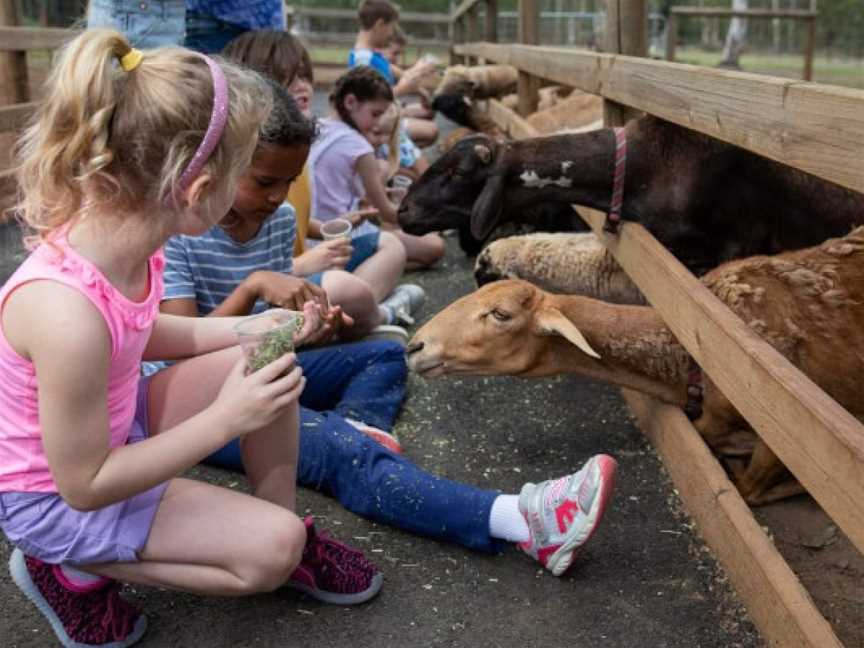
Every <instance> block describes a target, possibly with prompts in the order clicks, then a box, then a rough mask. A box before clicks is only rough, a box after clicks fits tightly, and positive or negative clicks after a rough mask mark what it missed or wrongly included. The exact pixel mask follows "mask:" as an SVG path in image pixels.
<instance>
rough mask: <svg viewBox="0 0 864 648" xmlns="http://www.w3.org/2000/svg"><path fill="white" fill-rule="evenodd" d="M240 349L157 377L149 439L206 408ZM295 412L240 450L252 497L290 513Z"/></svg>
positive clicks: (153, 382) (179, 366)
mask: <svg viewBox="0 0 864 648" xmlns="http://www.w3.org/2000/svg"><path fill="white" fill-rule="evenodd" d="M241 353H242V352H241V350H240V347H231V348H228V349H224V350H222V351H217V352H215V353H208V354H205V355H202V356H198V357H195V358H191V359H189V360H185V361H183V362H180V363H178V364H176V365H173V366H172V367H169V368H168V369H165V370H163V371H160V372H159V373H157V374H156V375H155V376H153V378H152V379H151V381H150V390H149V397H148V407H149V420H150V434H151V435H153V434H158V433H159V432H161V431H163V430H168V429H170V428H172V427H174V426H175V425H177V424H179V423H181V422H182V421H185V420H186V419H188V418H190V417H192V416H194V415H195V414H197V413H198V412H200V411H202V410H203V409H205V408H206V407H208V406H209V405H210V404H211V403H212V402H213V401H214V400H216V396H217V395H218V394H219V390H220V389H221V388H222V383H223V382H224V381H225V377H226V376H227V375H228V372H229V371H230V370H231V367H233V366H234V364H235V363H236V362H237V359H238V358H239V357H240V355H241ZM298 429H299V409H298V405H297V404H296V403H295V404H294V405H293V406H292V407H289V408H287V409H286V411H285V413H284V414H283V415H282V416H280V417H279V418H278V419H276V420H275V421H274V422H273V423H271V424H270V425H269V426H267V427H266V428H264V429H261V430H258V431H257V432H255V433H253V434H249V435H247V436H246V437H245V438H244V439H243V441H242V442H241V444H240V447H241V450H242V453H243V466H244V468H245V469H246V475H247V476H248V478H249V482H250V484H251V486H252V488H253V492H254V494H255V495H256V496H257V497H260V498H263V499H265V500H267V501H270V502H273V503H275V504H279V505H280V506H284V507H285V508H287V509H289V510H293V509H294V502H295V495H296V489H297V435H298Z"/></svg>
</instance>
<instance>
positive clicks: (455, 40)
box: [450, 16, 465, 65]
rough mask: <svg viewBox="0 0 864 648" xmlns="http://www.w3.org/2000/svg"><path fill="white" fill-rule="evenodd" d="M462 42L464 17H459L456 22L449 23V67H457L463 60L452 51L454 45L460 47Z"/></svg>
mask: <svg viewBox="0 0 864 648" xmlns="http://www.w3.org/2000/svg"><path fill="white" fill-rule="evenodd" d="M464 42H465V17H464V16H459V17H458V18H457V19H456V20H453V21H451V22H450V65H458V64H459V63H462V62H463V61H464V60H465V59H464V58H463V57H462V56H460V55H459V54H457V53H456V51H455V50H454V49H453V46H454V45H461V44H462V43H464Z"/></svg>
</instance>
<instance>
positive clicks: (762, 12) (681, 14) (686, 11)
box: [666, 7, 819, 81]
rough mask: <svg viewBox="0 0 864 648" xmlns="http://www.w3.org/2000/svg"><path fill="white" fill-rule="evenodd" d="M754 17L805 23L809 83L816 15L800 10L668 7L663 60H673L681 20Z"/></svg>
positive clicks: (811, 76)
mask: <svg viewBox="0 0 864 648" xmlns="http://www.w3.org/2000/svg"><path fill="white" fill-rule="evenodd" d="M686 17H691V18H757V19H763V20H764V19H766V18H770V19H772V20H773V19H777V18H779V19H785V20H803V21H805V22H806V23H807V39H806V40H805V41H804V71H803V72H802V77H803V79H804V80H805V81H812V80H813V56H814V53H815V51H816V19H817V18H818V17H819V13H818V12H816V11H807V10H803V9H785V10H774V9H743V10H737V9H721V8H718V7H672V11H671V13H670V14H669V22H668V24H667V30H666V60H667V61H674V60H675V47H676V45H677V44H678V24H679V22H680V19H681V18H686Z"/></svg>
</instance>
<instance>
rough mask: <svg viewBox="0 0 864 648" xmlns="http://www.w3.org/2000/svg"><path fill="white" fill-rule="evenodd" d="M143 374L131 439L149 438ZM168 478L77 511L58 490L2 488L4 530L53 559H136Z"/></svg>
mask: <svg viewBox="0 0 864 648" xmlns="http://www.w3.org/2000/svg"><path fill="white" fill-rule="evenodd" d="M149 383H150V380H149V379H147V378H142V379H141V382H140V384H139V386H138V404H137V408H136V410H135V419H134V421H133V422H132V429H131V431H130V432H129V440H128V442H127V443H137V442H139V441H143V440H144V439H145V438H147V425H148V422H147V388H148V385H149ZM167 487H168V484H167V482H166V483H164V484H160V485H158V486H155V487H153V488H151V489H150V490H147V491H144V492H143V493H139V494H138V495H135V496H133V497H131V498H129V499H127V500H124V501H122V502H117V503H116V504H112V505H110V506H106V507H105V508H101V509H98V510H96V511H77V510H75V509H73V508H72V507H70V506H69V505H68V504H67V503H66V501H65V500H64V499H63V498H62V497H60V495H58V494H57V493H18V492H7V493H0V529H3V532H4V533H5V534H6V537H8V538H9V540H10V541H11V542H12V544H14V545H15V546H17V547H18V548H19V549H21V551H23V552H24V553H25V554H27V555H28V556H32V557H34V558H38V559H39V560H42V561H44V562H47V563H49V564H53V565H56V564H69V565H89V564H94V563H111V562H134V561H137V560H138V552H139V551H141V550H142V549H143V548H144V545H145V544H147V538H148V537H149V536H150V529H151V527H152V526H153V519H154V518H155V517H156V511H157V510H158V509H159V504H160V503H161V501H162V495H163V494H164V492H165V489H166V488H167Z"/></svg>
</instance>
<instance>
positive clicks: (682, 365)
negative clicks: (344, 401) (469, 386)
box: [408, 227, 864, 505]
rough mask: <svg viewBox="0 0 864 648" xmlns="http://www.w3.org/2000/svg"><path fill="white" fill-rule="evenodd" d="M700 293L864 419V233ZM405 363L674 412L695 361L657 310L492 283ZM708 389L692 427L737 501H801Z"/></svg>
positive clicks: (722, 276) (723, 276)
mask: <svg viewBox="0 0 864 648" xmlns="http://www.w3.org/2000/svg"><path fill="white" fill-rule="evenodd" d="M702 281H703V283H704V284H705V285H706V286H707V287H708V288H709V289H710V290H711V291H712V292H713V293H714V294H715V295H716V296H717V297H718V298H720V299H721V300H722V301H723V302H724V303H725V304H726V305H727V306H728V307H729V308H731V309H732V310H733V311H734V312H735V313H736V314H737V315H738V316H739V317H741V319H742V320H744V322H745V323H747V324H748V325H749V326H750V327H751V328H752V329H753V330H754V331H756V332H757V333H758V334H759V335H760V336H761V337H762V338H763V339H765V340H766V341H767V342H768V343H770V344H771V345H772V346H773V347H774V348H776V349H777V350H778V351H779V352H780V353H782V354H783V355H784V356H786V358H788V359H789V361H790V362H792V363H793V364H794V365H796V366H797V367H798V368H799V369H800V370H801V371H802V372H804V373H805V374H806V375H808V376H809V377H810V378H811V379H812V380H813V381H814V382H816V383H817V384H818V385H819V386H821V387H822V389H824V390H825V391H826V392H827V393H828V394H829V395H830V396H831V397H833V398H834V399H835V400H836V401H837V402H839V403H840V404H841V405H842V406H843V407H845V408H846V409H847V410H848V411H849V412H850V413H851V414H852V415H854V416H856V417H858V418H859V419H864V399H862V398H861V380H862V376H864V308H862V305H864V227H859V228H857V229H855V230H854V231H853V232H852V233H851V234H849V235H848V236H846V237H843V238H837V239H830V240H828V241H826V242H825V243H823V244H822V245H819V246H817V247H812V248H807V249H803V250H798V251H794V252H784V253H781V254H778V255H776V256H756V257H751V258H747V259H739V260H736V261H731V262H729V263H726V264H724V265H722V266H720V267H718V268H716V269H714V270H712V271H711V272H709V273H708V274H707V275H705V276H704V277H703V278H702ZM408 353H409V366H410V367H411V369H412V370H414V371H416V372H418V373H420V374H422V375H425V376H439V375H443V374H474V375H501V374H507V375H517V376H544V375H551V374H560V373H578V374H582V375H585V376H588V377H591V378H596V379H599V380H604V381H608V382H610V383H614V384H616V385H620V386H622V387H628V388H630V389H635V390H638V391H641V392H643V393H646V394H648V395H650V396H653V397H655V398H657V399H659V400H661V401H664V402H667V403H671V404H673V405H678V406H684V405H685V403H686V401H687V387H688V368H689V363H690V356H689V354H688V353H687V351H686V349H684V347H683V346H681V344H680V343H679V342H678V341H677V340H676V339H675V337H674V335H673V334H672V332H671V331H670V330H669V328H668V327H667V326H666V324H665V323H664V322H663V320H662V319H661V317H660V315H659V314H657V312H656V311H655V310H654V309H653V308H651V307H649V306H626V305H617V304H608V303H606V302H602V301H598V300H595V299H591V298H588V297H580V296H572V295H571V296H565V295H553V294H550V293H546V292H544V291H542V290H541V289H539V288H537V287H535V286H533V285H531V284H529V283H527V282H524V281H517V280H505V281H498V282H495V283H491V284H488V285H487V286H484V287H483V288H481V289H479V290H478V291H476V292H475V293H473V294H471V295H468V296H466V297H463V298H462V299H460V300H458V301H456V302H455V303H453V304H451V305H450V306H449V307H447V308H446V309H444V310H443V311H442V312H440V313H439V314H438V315H436V316H435V317H434V318H432V320H430V321H429V322H427V323H426V324H425V325H424V326H423V327H422V328H421V329H420V330H419V331H418V332H417V334H416V335H415V336H414V338H413V339H412V340H411V343H410V344H409V346H408ZM703 387H704V400H703V404H702V414H701V416H700V417H699V418H697V419H696V420H695V421H694V425H695V426H696V429H697V430H699V432H700V434H701V435H702V436H703V438H704V439H705V441H706V443H707V444H708V445H709V446H710V447H711V448H712V450H714V452H716V453H717V454H718V455H720V456H721V457H724V458H727V459H728V458H731V460H729V461H727V465H729V467H730V469H731V470H732V472H733V478H734V479H735V481H736V485H737V487H738V489H739V491H740V492H741V494H742V496H743V497H744V499H745V500H746V501H747V502H748V503H750V504H753V505H758V504H766V503H768V502H772V501H775V500H778V499H781V498H783V497H787V496H790V495H793V494H797V493H800V492H802V488H801V486H800V484H799V483H798V482H797V481H796V480H795V479H794V478H792V477H791V475H789V473H788V471H787V470H786V468H785V466H783V464H782V463H781V462H780V460H779V459H778V458H777V457H776V456H775V455H774V453H773V452H772V451H771V450H770V449H769V448H768V446H767V445H766V444H765V443H764V442H763V441H762V440H761V439H760V438H759V437H758V436H757V435H756V434H755V433H754V432H753V431H752V430H750V429H749V427H748V426H747V422H746V420H745V419H744V418H743V417H742V416H741V415H740V414H739V413H738V411H737V410H736V409H735V408H734V407H733V406H732V404H731V403H730V402H729V400H728V399H727V398H726V397H725V396H724V395H723V394H722V393H721V392H720V391H719V390H718V389H717V387H716V386H715V385H714V383H712V381H711V379H710V378H709V377H708V376H704V379H703ZM742 457H743V458H747V457H749V462H748V463H747V465H746V468H744V467H742V466H741V465H740V462H741V461H742V459H741V458H742ZM736 458H737V460H736Z"/></svg>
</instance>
